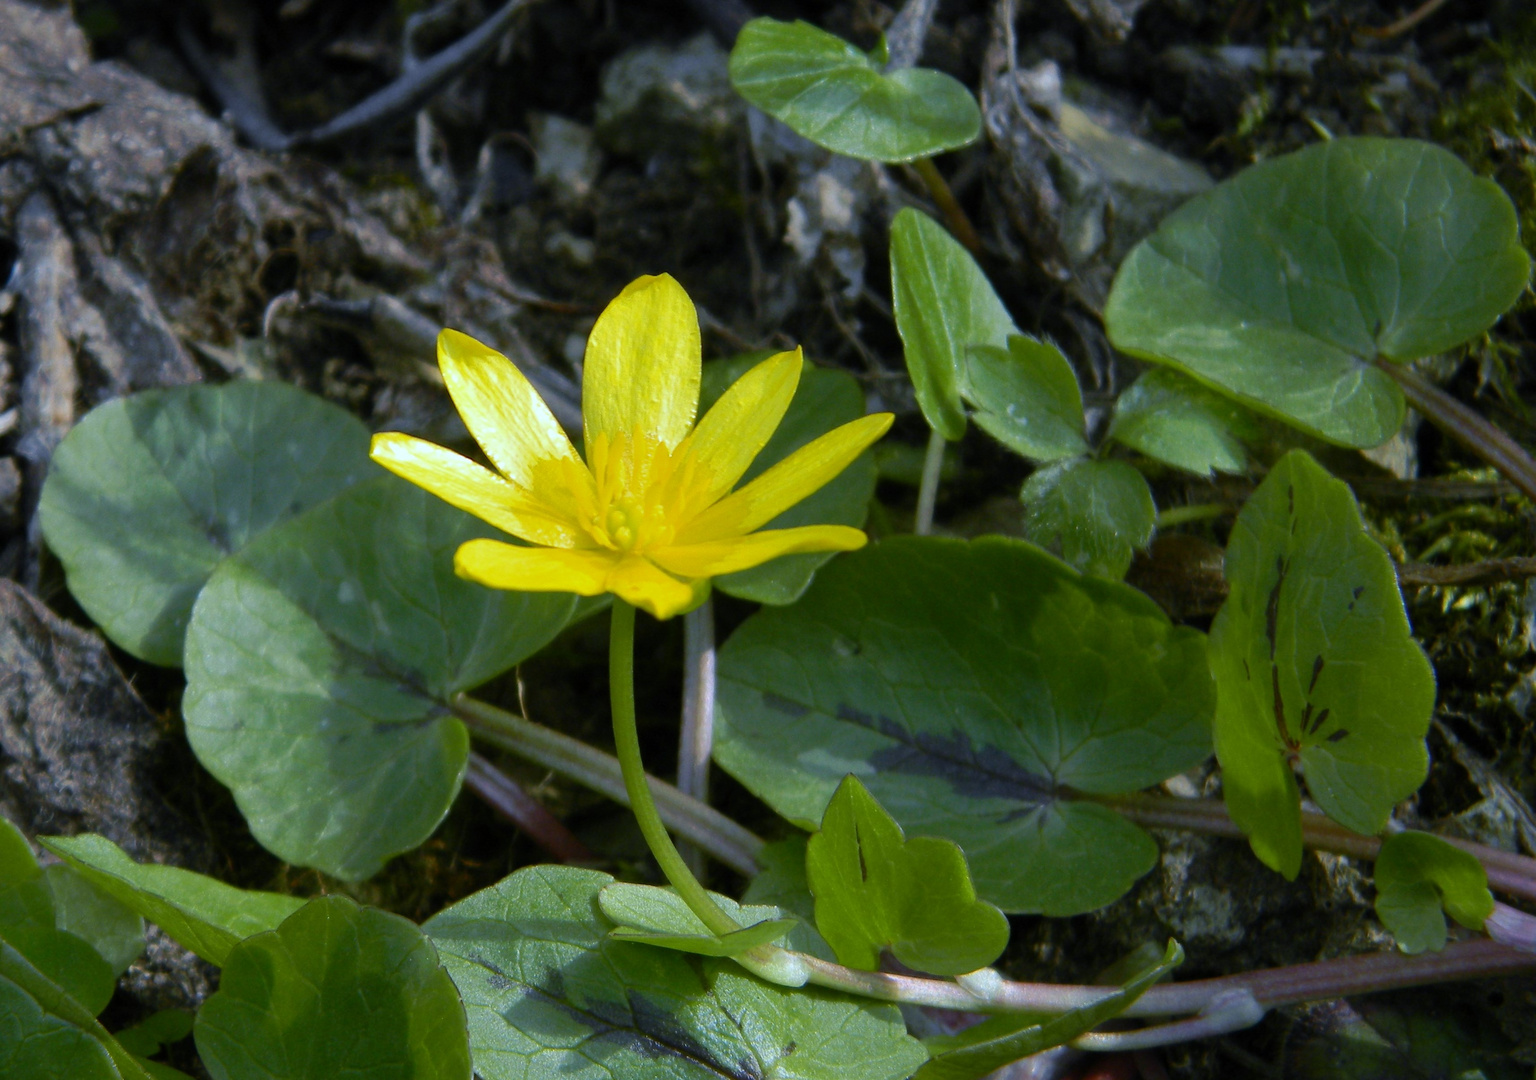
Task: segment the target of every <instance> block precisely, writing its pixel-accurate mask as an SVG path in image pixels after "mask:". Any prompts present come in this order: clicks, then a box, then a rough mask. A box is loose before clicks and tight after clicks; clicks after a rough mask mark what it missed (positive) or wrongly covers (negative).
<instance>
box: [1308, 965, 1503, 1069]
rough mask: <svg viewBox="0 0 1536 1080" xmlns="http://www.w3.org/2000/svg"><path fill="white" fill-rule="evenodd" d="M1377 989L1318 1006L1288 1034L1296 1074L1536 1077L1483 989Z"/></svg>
mask: <svg viewBox="0 0 1536 1080" xmlns="http://www.w3.org/2000/svg"><path fill="white" fill-rule="evenodd" d="M1446 989H1447V988H1444V987H1442V988H1441V990H1440V992H1436V993H1433V994H1428V995H1426V994H1424V992H1423V991H1418V992H1417V993H1415V992H1412V991H1410V992H1408V993H1406V994H1404V993H1397V994H1372V995H1371V996H1369V997H1362V998H1356V999H1354V1000H1351V1001H1334V1002H1328V1003H1326V1004H1320V1005H1316V1006H1313V1007H1312V1008H1311V1009H1310V1010H1309V1011H1308V1012H1307V1014H1306V1015H1305V1017H1304V1018H1303V1020H1302V1022H1301V1023H1300V1024H1299V1025H1298V1027H1297V1029H1296V1030H1295V1031H1294V1032H1293V1034H1292V1035H1291V1036H1290V1037H1289V1038H1288V1039H1287V1040H1286V1048H1285V1056H1284V1060H1283V1063H1282V1067H1283V1068H1284V1069H1285V1075H1286V1076H1288V1077H1295V1078H1296V1080H1530V1073H1531V1068H1530V1066H1529V1065H1522V1064H1520V1063H1519V1062H1518V1061H1517V1060H1516V1059H1515V1057H1514V1056H1513V1055H1511V1053H1510V1051H1511V1050H1513V1049H1514V1046H1513V1045H1512V1044H1511V1042H1510V1039H1509V1037H1508V1036H1507V1035H1506V1034H1505V1033H1504V1031H1503V1029H1502V1026H1501V1025H1500V1023H1499V1014H1498V1010H1497V1009H1494V1008H1490V1007H1489V1006H1488V1004H1487V1002H1486V1000H1478V998H1480V997H1483V995H1477V996H1475V997H1473V998H1472V1000H1470V1001H1468V1000H1465V999H1463V998H1462V996H1461V995H1458V994H1454V993H1446V992H1444V991H1445V990H1446Z"/></svg>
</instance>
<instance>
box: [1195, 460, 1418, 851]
mask: <svg viewBox="0 0 1536 1080" xmlns="http://www.w3.org/2000/svg"><path fill="white" fill-rule="evenodd" d="M1226 576H1227V580H1228V581H1229V582H1230V583H1231V592H1230V594H1229V595H1228V597H1227V601H1226V603H1225V604H1223V605H1222V608H1221V611H1220V612H1218V613H1217V615H1216V620H1215V622H1214V623H1212V625H1211V667H1212V670H1213V671H1214V673H1215V675H1216V681H1217V685H1218V686H1219V688H1220V691H1219V693H1218V700H1219V702H1220V705H1219V707H1218V708H1217V712H1216V756H1217V757H1218V758H1219V759H1220V760H1221V767H1222V780H1223V791H1224V794H1225V796H1226V802H1227V809H1228V810H1229V811H1231V814H1232V819H1233V820H1234V821H1235V822H1237V824H1238V825H1239V826H1240V827H1241V828H1242V830H1243V831H1244V832H1245V833H1247V834H1248V841H1249V843H1250V844H1251V845H1252V847H1253V850H1254V853H1255V854H1256V855H1258V856H1259V858H1260V859H1262V860H1263V861H1264V862H1265V864H1266V865H1268V866H1270V867H1272V868H1274V869H1276V870H1278V871H1280V872H1281V873H1283V874H1284V875H1285V876H1286V877H1289V878H1294V877H1295V876H1296V874H1297V872H1298V871H1299V870H1300V868H1301V807H1300V802H1299V798H1300V796H1299V792H1298V789H1297V784H1296V775H1295V772H1294V771H1293V770H1294V768H1295V766H1297V765H1299V766H1300V767H1301V769H1302V771H1303V773H1304V774H1305V776H1306V780H1307V788H1308V790H1309V791H1310V792H1311V793H1312V798H1313V799H1315V800H1316V801H1317V804H1318V805H1319V806H1320V807H1322V809H1323V812H1324V813H1326V814H1327V815H1328V816H1329V817H1331V818H1333V819H1334V820H1335V821H1337V822H1338V823H1339V824H1341V825H1343V826H1344V827H1346V828H1349V829H1353V830H1354V831H1355V832H1358V833H1363V834H1366V835H1370V834H1373V833H1378V832H1380V831H1381V830H1382V828H1383V827H1385V825H1386V823H1387V818H1388V817H1389V816H1390V814H1391V813H1392V807H1393V806H1394V805H1395V804H1396V803H1397V802H1398V801H1400V800H1402V799H1405V798H1407V797H1408V796H1409V795H1411V794H1412V793H1413V792H1414V791H1415V790H1416V789H1417V788H1418V786H1419V785H1420V784H1421V783H1423V782H1424V776H1425V773H1426V771H1427V769H1428V766H1429V759H1428V756H1427V753H1426V751H1425V748H1424V735H1425V733H1426V732H1427V731H1428V729H1429V720H1430V713H1431V712H1432V710H1433V709H1434V704H1435V676H1434V671H1433V670H1432V669H1431V668H1430V666H1429V661H1428V660H1427V659H1425V657H1424V653H1423V651H1422V650H1420V648H1419V646H1418V645H1417V644H1416V643H1415V642H1414V640H1413V638H1412V636H1411V633H1410V631H1409V628H1408V616H1407V614H1406V613H1405V612H1404V610H1403V597H1402V594H1401V593H1400V592H1399V591H1398V587H1397V576H1396V574H1395V573H1394V572H1393V569H1392V560H1391V559H1390V558H1389V557H1388V556H1387V553H1386V552H1385V551H1383V550H1382V548H1381V545H1379V544H1377V543H1376V542H1375V541H1374V540H1372V539H1371V538H1370V537H1369V536H1367V535H1366V532H1365V529H1364V527H1363V526H1362V524H1361V521H1360V509H1359V507H1358V506H1356V505H1355V498H1354V495H1353V494H1351V492H1350V490H1349V488H1348V487H1347V486H1345V485H1344V484H1343V483H1342V482H1340V481H1338V480H1335V479H1333V478H1332V477H1331V476H1329V475H1328V474H1327V473H1326V472H1324V471H1323V469H1322V467H1321V466H1319V465H1318V464H1317V463H1316V462H1315V461H1313V460H1312V458H1311V457H1310V456H1308V455H1307V454H1306V453H1305V452H1304V451H1300V450H1293V451H1291V452H1290V453H1289V454H1286V455H1285V457H1283V458H1281V459H1280V461H1279V462H1278V463H1277V464H1276V465H1275V467H1274V468H1273V469H1271V470H1270V472H1269V476H1268V477H1266V478H1265V480H1264V483H1262V484H1260V485H1259V488H1258V490H1256V491H1255V492H1254V493H1253V495H1252V496H1251V497H1250V498H1249V499H1248V503H1247V505H1246V506H1244V507H1243V511H1242V513H1241V514H1239V515H1238V519H1237V523H1236V524H1235V525H1234V526H1233V528H1232V536H1231V540H1230V541H1229V543H1228V545H1227V555H1226Z"/></svg>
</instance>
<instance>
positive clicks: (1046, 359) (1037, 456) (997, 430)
mask: <svg viewBox="0 0 1536 1080" xmlns="http://www.w3.org/2000/svg"><path fill="white" fill-rule="evenodd" d="M963 392H964V394H965V397H966V400H968V401H969V402H971V404H973V405H975V406H976V410H977V411H976V413H975V420H976V424H977V426H978V427H980V428H981V429H982V430H983V431H985V432H987V434H989V435H991V436H992V437H993V438H995V439H997V441H998V442H1000V443H1002V444H1003V445H1004V446H1006V447H1008V448H1009V449H1010V450H1014V451H1016V452H1018V453H1020V454H1022V455H1024V456H1025V457H1027V458H1030V459H1032V460H1034V461H1042V462H1046V461H1057V460H1059V459H1061V458H1068V457H1076V456H1077V455H1079V454H1085V453H1087V452H1088V442H1087V440H1086V439H1084V438H1083V393H1082V390H1081V389H1080V388H1079V387H1078V385H1077V375H1076V374H1075V373H1074V372H1073V371H1072V365H1071V363H1070V362H1068V360H1067V358H1066V357H1065V356H1063V355H1062V352H1061V350H1060V349H1058V348H1057V347H1056V346H1055V345H1053V344H1052V343H1051V342H1049V341H1036V340H1035V339H1034V338H1031V337H1025V336H1024V335H1023V334H1012V335H1010V336H1009V338H1008V347H1007V348H1006V349H999V348H998V347H997V346H995V345H976V346H973V347H972V348H971V354H970V362H969V367H968V370H967V373H966V385H965V389H964V391H963Z"/></svg>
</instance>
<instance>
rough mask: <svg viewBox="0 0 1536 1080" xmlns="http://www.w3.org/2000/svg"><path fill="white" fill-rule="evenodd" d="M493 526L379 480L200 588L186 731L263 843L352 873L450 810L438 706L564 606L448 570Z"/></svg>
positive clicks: (545, 627)
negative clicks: (456, 556)
mask: <svg viewBox="0 0 1536 1080" xmlns="http://www.w3.org/2000/svg"><path fill="white" fill-rule="evenodd" d="M491 535H495V534H494V533H493V530H491V528H490V526H487V525H484V524H482V523H481V522H479V521H477V520H476V519H475V518H472V517H470V516H469V515H468V514H465V513H462V512H461V511H458V510H455V509H453V508H451V507H449V506H448V505H446V504H445V503H443V502H441V501H440V500H438V499H436V498H434V497H433V496H432V495H429V494H428V493H427V492H425V491H422V490H421V489H420V488H417V487H415V486H413V485H411V484H408V483H406V482H405V481H403V480H399V479H396V478H394V477H391V476H380V477H379V478H377V479H375V480H370V481H367V482H365V483H362V484H359V485H357V486H355V487H353V488H351V489H349V490H348V491H345V492H343V493H342V494H340V495H338V496H337V497H336V498H334V499H332V500H331V501H329V502H326V503H323V504H322V505H320V506H318V507H316V508H315V509H313V510H311V511H310V512H309V513H307V514H305V515H304V516H302V517H300V518H298V519H296V520H294V521H291V522H288V523H287V524H285V525H283V526H281V527H279V528H275V529H272V530H269V531H268V532H267V533H266V534H264V535H263V536H261V537H260V538H258V539H257V540H256V541H254V542H253V543H252V544H251V545H250V546H249V547H247V548H246V549H245V550H244V551H242V552H241V553H240V554H238V555H236V556H233V557H231V558H230V559H228V560H226V561H225V562H224V563H223V564H222V565H220V567H219V569H218V570H217V571H216V572H215V573H214V575H213V577H212V578H211V579H210V580H209V582H208V585H207V587H206V588H205V589H204V590H203V594H202V596H201V597H199V599H198V602H197V607H196V609H195V610H194V612H193V615H192V622H191V625H190V626H189V628H188V632H187V693H186V698H185V700H184V702H183V706H182V708H183V711H184V713H185V715H186V721H187V738H188V740H189V741H190V742H191V744H192V749H193V750H194V751H195V752H196V753H197V756H198V759H199V760H200V761H202V763H203V764H204V765H205V766H206V767H207V768H208V770H209V771H210V772H211V773H213V774H214V776H216V777H218V779H219V780H220V781H222V782H223V783H224V784H226V785H228V786H229V787H230V789H231V790H232V791H233V792H234V795H235V800H236V802H237V803H238V804H239V806H240V809H241V812H242V813H244V814H245V818H246V821H247V822H248V823H249V824H250V826H251V831H252V832H253V833H254V834H255V836H256V838H257V839H258V840H260V841H261V843H262V844H263V845H264V846H265V847H266V848H267V849H268V850H270V851H272V852H273V853H274V854H276V855H278V856H280V857H281V858H283V859H286V860H287V861H289V862H292V863H298V864H300V865H302V866H313V867H317V868H319V869H321V870H324V871H326V872H327V873H330V874H334V875H336V876H337V877H341V878H345V879H347V880H354V881H355V880H359V879H362V878H366V877H368V876H370V875H371V874H374V873H376V872H377V871H378V869H379V868H380V867H381V866H382V865H383V864H384V861H385V860H386V859H388V858H390V857H391V856H393V855H397V854H399V853H400V852H402V851H408V850H409V849H411V848H413V847H415V846H416V845H417V844H420V843H421V842H422V841H423V840H425V839H426V838H427V837H428V836H429V835H431V833H432V830H433V829H435V828H436V827H437V824H438V822H439V821H441V820H442V818H443V815H444V814H446V813H447V811H448V806H449V804H450V803H451V802H452V801H453V797H454V795H455V794H456V793H457V792H458V789H459V783H460V781H461V779H462V777H463V773H464V768H465V761H466V756H467V754H468V735H467V734H466V732H465V730H464V726H463V725H462V724H461V723H460V722H459V721H458V720H456V719H454V718H453V717H452V716H450V715H448V713H447V708H446V703H447V700H448V698H449V697H450V696H451V695H452V694H455V693H457V692H459V691H463V690H468V689H470V688H471V687H474V686H477V685H479V684H480V683H482V682H485V681H486V680H487V679H489V678H491V677H492V676H495V675H497V674H499V673H501V672H502V671H505V670H506V669H507V668H509V667H511V666H512V665H513V664H515V663H517V662H518V661H519V660H522V659H523V658H524V657H526V656H529V655H531V654H532V653H534V652H536V651H537V650H538V649H539V648H541V647H542V646H543V645H544V644H545V643H546V642H547V641H549V640H550V639H551V638H552V637H554V635H555V634H556V633H557V632H559V630H560V629H561V628H562V627H563V626H564V625H565V622H566V619H567V618H568V617H569V616H570V614H571V611H572V609H573V606H574V601H573V598H572V597H571V596H569V595H568V594H561V593H515V592H501V591H497V590H494V589H487V588H484V587H482V586H480V585H476V584H473V583H471V582H468V581H464V580H462V579H461V578H459V577H457V576H455V574H454V572H453V554H454V551H455V550H457V548H458V547H459V545H460V544H462V543H463V542H464V541H466V540H468V539H470V538H471V537H476V536H491Z"/></svg>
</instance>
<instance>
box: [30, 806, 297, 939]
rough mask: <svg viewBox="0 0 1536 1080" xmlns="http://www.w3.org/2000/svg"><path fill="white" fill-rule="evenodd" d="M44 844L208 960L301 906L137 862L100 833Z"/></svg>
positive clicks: (46, 840)
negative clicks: (98, 834)
mask: <svg viewBox="0 0 1536 1080" xmlns="http://www.w3.org/2000/svg"><path fill="white" fill-rule="evenodd" d="M39 842H40V843H41V844H42V845H43V847H45V848H47V849H48V850H49V851H51V852H53V853H54V854H55V855H57V856H58V857H59V858H61V859H63V860H64V861H65V862H66V863H68V864H69V865H70V866H72V867H73V868H74V869H75V870H76V871H78V872H79V873H80V875H81V876H82V877H84V878H85V879H86V880H87V881H89V882H91V884H93V885H95V886H96V887H97V888H98V889H100V890H101V891H102V892H104V893H106V894H107V895H108V896H110V897H112V898H113V899H114V900H116V901H117V902H118V903H120V904H122V905H123V906H124V907H126V908H128V909H129V910H131V911H135V912H137V913H138V914H139V915H141V916H143V917H144V918H146V919H148V920H149V921H150V922H152V923H154V924H155V925H156V926H158V927H160V929H162V930H164V931H165V932H166V933H167V934H169V935H170V936H171V937H172V938H174V939H175V940H176V941H177V942H179V943H180V944H181V945H183V946H184V947H186V948H188V949H190V950H191V951H192V952H195V953H196V954H197V955H198V956H201V957H202V958H203V959H204V960H206V961H208V962H209V963H210V964H215V965H220V966H222V965H223V963H224V959H225V957H227V956H228V955H229V950H230V949H232V948H234V947H235V946H236V945H237V944H239V943H240V942H241V941H243V940H245V939H246V938H248V937H250V936H251V935H252V934H259V933H262V932H263V931H266V930H272V929H275V928H276V927H277V926H278V924H280V923H281V922H282V921H283V920H284V919H286V918H287V917H288V916H290V915H292V914H293V913H294V912H295V911H297V910H298V909H299V908H301V907H303V906H304V901H303V900H301V899H299V898H298V897H296V896H285V895H283V894H282V893H271V892H256V891H252V890H249V889H237V888H235V887H234V886H233V885H226V884H224V882H222V881H219V880H217V879H215V878H211V877H204V876H203V875H202V874H195V873H193V872H192V871H190V870H182V869H181V868H179V867H175V866H159V865H156V864H154V863H143V864H141V863H136V862H134V861H133V860H132V859H130V858H129V857H128V856H127V854H125V853H124V852H123V850H122V848H120V847H118V846H117V845H116V844H114V843H112V841H110V840H108V839H107V838H106V837H104V836H95V835H89V834H88V835H85V836H47V837H43V838H42V839H41V840H40V841H39Z"/></svg>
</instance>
